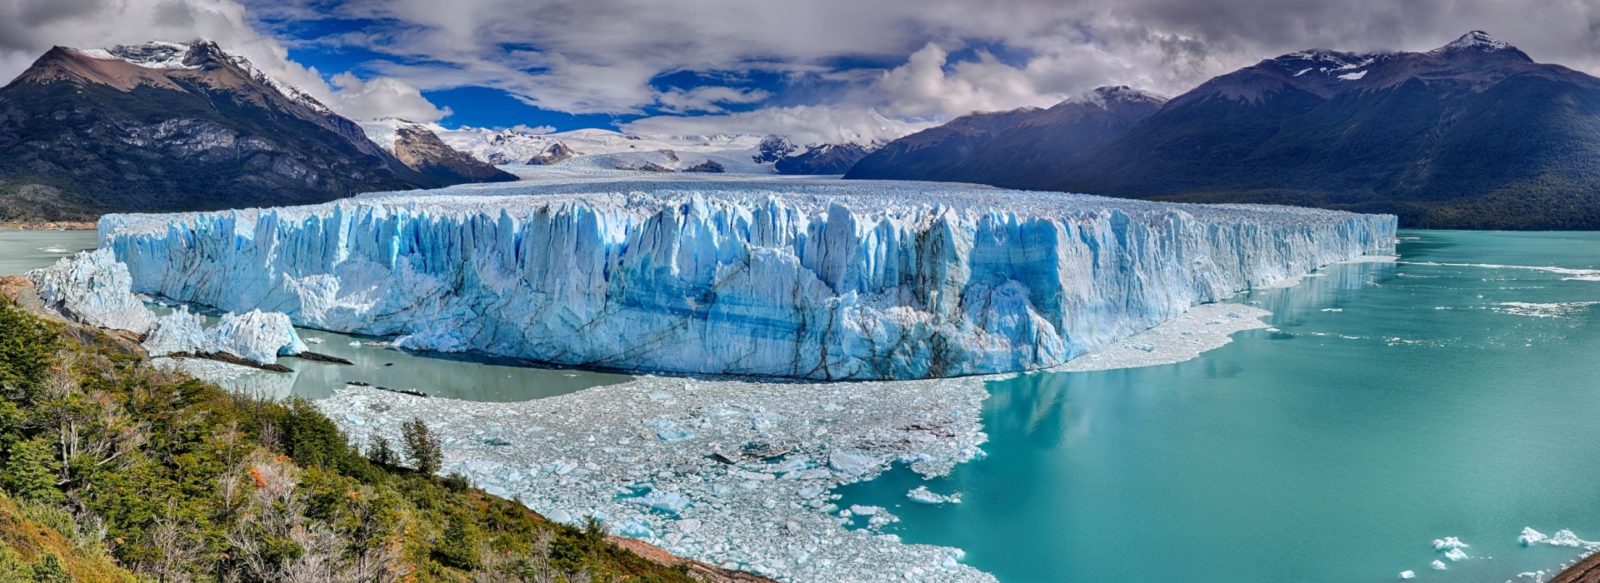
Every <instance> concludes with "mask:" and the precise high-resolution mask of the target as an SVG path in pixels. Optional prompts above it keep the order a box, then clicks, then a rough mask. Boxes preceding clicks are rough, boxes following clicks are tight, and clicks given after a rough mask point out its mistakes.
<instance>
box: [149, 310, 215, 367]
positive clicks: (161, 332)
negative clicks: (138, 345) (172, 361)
mask: <svg viewBox="0 0 1600 583" xmlns="http://www.w3.org/2000/svg"><path fill="white" fill-rule="evenodd" d="M144 349H145V351H146V352H149V353H150V356H153V357H157V356H167V355H171V354H201V353H205V352H211V351H212V349H211V348H210V347H209V346H208V340H207V338H206V331H205V322H204V318H202V317H201V316H200V314H196V313H194V312H190V311H189V308H188V306H178V309H176V310H174V311H173V312H172V313H170V314H167V315H165V316H162V317H161V319H160V320H156V325H155V327H154V328H151V329H150V335H148V336H146V337H145V339H144Z"/></svg>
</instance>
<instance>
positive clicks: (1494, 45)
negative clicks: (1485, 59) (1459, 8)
mask: <svg viewBox="0 0 1600 583" xmlns="http://www.w3.org/2000/svg"><path fill="white" fill-rule="evenodd" d="M1511 49H1515V47H1512V46H1511V43H1508V42H1506V41H1503V40H1500V39H1497V38H1495V37H1494V36H1493V35H1491V34H1489V33H1487V32H1484V31H1481V30H1474V31H1471V32H1468V33H1467V34H1463V35H1461V37H1460V38H1457V39H1456V40H1453V41H1450V44H1447V45H1445V46H1442V47H1439V48H1437V49H1434V50H1431V51H1428V53H1429V54H1434V55H1438V54H1444V53H1449V52H1455V51H1461V50H1478V51H1483V52H1494V51H1504V50H1511Z"/></svg>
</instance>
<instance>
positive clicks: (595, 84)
mask: <svg viewBox="0 0 1600 583" xmlns="http://www.w3.org/2000/svg"><path fill="white" fill-rule="evenodd" d="M239 2H245V5H241V4H239ZM246 7H248V9H246ZM324 18H327V19H340V21H341V22H364V23H370V24H368V25H366V26H364V27H363V28H362V29H361V30H359V31H347V32H344V33H340V34H330V35H322V34H321V33H320V32H319V33H318V34H317V35H316V36H310V35H305V36H302V32H301V31H305V30H318V31H322V30H324V28H323V27H306V26H303V24H304V23H306V22H309V21H314V20H317V19H324ZM329 28H338V27H337V26H332V27H329ZM1471 29H1488V30H1489V31H1490V32H1492V33H1494V34H1496V35H1497V36H1500V37H1502V38H1504V39H1506V40H1508V41H1510V42H1512V43H1514V44H1517V45H1518V46H1519V47H1521V48H1522V49H1524V50H1525V51H1527V52H1528V53H1529V54H1530V55H1532V56H1533V57H1534V58H1535V59H1539V60H1542V61H1546V62H1557V63H1562V64H1565V65H1568V66H1570V67H1573V68H1577V69H1580V70H1584V71H1588V72H1590V73H1600V34H1597V32H1596V31H1600V2H1596V1H1595V0H1534V1H1533V2H1506V1H1504V0H1409V1H1406V2H1394V1H1393V0H1338V1H1329V0H1199V1H1197V0H1075V1H1071V2H1063V1H1061V0H990V1H989V2H987V3H984V4H981V5H980V4H974V3H972V2H971V1H970V0H873V1H862V0H810V1H808V2H749V1H748V0H682V1H679V2H660V1H658V0H585V1H584V2H581V3H579V2H573V1H572V0H453V1H452V2H448V3H447V2H437V1H434V0H6V1H4V2H0V78H9V77H10V76H11V75H14V74H16V73H17V72H19V71H21V69H22V68H23V67H25V66H26V63H27V62H28V61H30V60H31V58H32V57H33V56H36V55H37V54H39V53H41V52H43V50H44V49H46V48H48V47H49V46H50V45H51V44H68V45H88V46H101V45H105V44H108V43H116V42H137V41H143V40H148V39H150V38H167V39H184V38H192V37H195V36H205V37H208V38H212V39H214V40H217V41H219V42H222V43H223V44H224V45H225V46H228V47H229V48H231V49H233V50H236V51H239V52H242V53H244V54H245V55H246V56H248V57H249V58H251V60H253V61H257V62H258V64H260V65H261V66H262V67H263V68H264V69H266V70H268V71H270V72H272V73H273V74H275V75H279V76H282V77H283V78H285V79H286V80H288V81H290V82H292V83H295V84H297V85H301V86H302V87H304V88H305V89H306V90H308V91H309V92H311V93H312V94H313V95H316V96H318V97H319V98H325V99H326V100H327V101H328V102H329V103H331V104H338V105H336V106H337V107H352V108H361V111H362V112H363V113H362V114H361V115H370V114H368V113H365V112H366V111H367V108H376V109H381V107H379V106H380V105H384V104H388V105H393V106H394V107H396V108H398V109H399V110H401V111H406V112H411V113H405V114H404V115H416V112H422V113H426V109H425V108H423V107H421V106H420V104H419V103H418V102H417V100H416V99H410V98H407V97H406V96H407V95H409V91H406V90H404V89H400V87H402V86H400V85H391V84H390V83H389V82H387V81H373V80H371V79H369V80H367V81H365V82H363V83H361V84H356V85H354V86H355V87H356V88H357V93H358V94H360V96H361V98H359V99H357V98H356V97H354V96H352V97H350V98H348V99H344V100H341V99H338V98H336V97H335V96H334V94H335V93H337V92H339V91H341V90H342V89H341V85H340V84H338V83H335V84H333V85H329V84H328V83H324V82H323V81H322V77H321V75H319V74H318V72H316V71H313V70H310V69H306V68H304V67H301V66H299V65H297V64H295V63H293V62H291V61H289V60H288V58H287V56H286V55H287V53H286V52H285V51H284V46H285V44H288V45H290V46H295V47H297V48H313V49H314V48H317V47H319V46H320V47H322V48H333V47H357V48H360V49H361V50H363V51H370V52H372V53H375V54H377V55H378V57H376V58H374V59H372V60H370V61H368V62H364V63H361V65H360V69H361V71H362V72H363V74H372V75H376V76H378V77H386V78H389V79H392V80H394V82H396V83H401V84H404V86H409V87H410V88H412V89H416V90H420V91H428V90H433V89H448V88H455V87H464V86H478V87H491V88H497V89H501V90H503V91H506V92H507V93H508V94H510V95H512V96H513V97H515V98H517V99H519V100H521V101H523V102H524V103H528V104H530V105H534V106H537V107H540V108H544V109H547V110H552V111H558V112H565V113H572V114H612V115H618V116H623V117H624V118H633V117H638V116H646V115H648V114H663V113H665V114H674V113H676V114H710V115H703V116H702V117H710V118H714V120H716V121H718V122H721V123H723V124H725V127H747V126H749V127H753V126H755V125H768V126H771V127H784V126H788V125H790V124H792V123H795V121H796V120H797V119H800V118H802V117H803V118H809V119H815V120H818V123H848V124H854V125H853V126H852V129H838V130H833V129H827V128H811V129H807V130H805V131H808V132H810V133H811V135H821V134H825V133H838V134H844V133H860V132H863V131H865V130H864V129H862V128H867V127H870V126H873V125H874V124H873V122H871V121H869V120H871V119H872V118H873V116H874V115H876V116H878V117H884V118H886V119H893V120H899V121H900V122H906V121H912V122H915V123H926V122H928V121H933V120H940V119H945V118H948V117H951V116H955V115H960V114H963V113H967V112H969V111H974V110H993V109H1009V108H1013V107H1017V106H1023V105H1048V104H1049V103H1050V102H1051V101H1052V100H1057V99H1059V98H1062V97H1064V96H1069V95H1075V94H1079V93H1082V92H1084V91H1086V90H1089V89H1092V88H1093V87H1096V86H1100V85H1114V84H1126V85H1132V86H1135V87H1140V88H1144V89H1149V90H1153V91H1156V92H1160V93H1165V94H1169V95H1176V94H1180V93H1182V92H1184V91H1186V90H1188V89H1190V88H1192V87H1194V86H1195V85H1197V84H1198V83H1200V82H1202V81H1204V80H1205V79H1208V78H1210V77H1213V76H1216V75H1218V74H1221V73H1225V72H1227V71H1229V70H1232V69H1236V68H1239V67H1243V66H1247V65H1250V64H1252V63H1255V62H1256V61H1258V60H1260V59H1263V58H1268V57H1272V56H1276V55H1279V54H1283V53H1287V52H1291V51H1294V50H1298V49H1303V48H1312V47H1322V48H1338V49H1345V50H1355V51H1370V50H1426V49H1429V48H1433V47H1436V46H1439V45H1442V44H1444V43H1446V42H1448V41H1450V40H1451V39H1453V38H1455V37H1456V36H1457V35H1459V34H1461V33H1463V32H1465V31H1467V30H1471ZM263 31H265V32H270V33H273V34H275V35H277V36H278V37H279V38H277V39H275V38H273V37H272V36H269V35H266V34H262V32H263ZM971 47H986V48H991V49H993V50H994V52H995V53H997V54H1001V55H1004V58H1000V57H997V56H995V54H991V53H990V52H987V51H984V50H969V49H971ZM952 54H955V55H961V56H960V57H952ZM863 63H868V64H867V65H864V64H863ZM684 71H689V72H701V73H716V74H724V73H726V74H731V75H729V77H730V78H737V77H738V74H740V73H747V72H752V71H761V72H766V73H773V74H776V75H777V76H779V77H781V78H785V79H788V80H790V82H791V83H792V84H791V85H789V86H785V87H783V88H779V89H775V90H772V92H771V93H772V94H770V95H769V94H765V92H764V91H760V90H752V89H749V88H743V87H738V86H737V85H738V83H736V82H730V83H726V85H728V86H727V87H709V88H708V87H685V88H681V89H668V90H661V89H660V88H659V87H656V86H654V85H653V84H652V81H654V80H656V79H657V78H659V77H660V76H662V75H664V74H669V73H677V72H684ZM815 80H821V81H825V82H827V83H832V84H833V85H828V86H827V87H828V89H827V90H825V91H824V90H818V91H811V92H807V91H805V90H803V86H804V85H805V83H807V82H810V81H815ZM719 84H723V83H719ZM369 85H378V86H379V87H378V89H373V90H372V91H374V92H375V93H372V94H370V95H369V94H366V93H363V92H364V91H367V88H368V86H369ZM796 87H801V89H796ZM390 88H394V89H395V91H393V92H390V91H388V89H390ZM380 89H381V90H382V91H380ZM402 94H404V95H402ZM346 102H348V103H349V105H345V103H346ZM752 104H770V105H771V106H770V107H765V108H763V109H759V110H757V111H755V112H748V111H747V112H730V111H728V110H730V109H743V108H742V107H732V106H750V105H752ZM800 112H803V115H802V114H800ZM845 112H850V113H848V114H847V113H845ZM869 113H870V114H871V115H869ZM760 120H765V122H762V123H758V121H760ZM710 123H712V122H711V121H700V122H690V121H686V120H678V121H672V120H670V118H663V117H662V116H660V115H654V116H651V117H649V118H648V121H645V120H640V121H639V122H636V124H637V125H639V126H641V127H646V126H665V125H668V124H671V125H674V126H692V125H698V126H705V125H708V124H710Z"/></svg>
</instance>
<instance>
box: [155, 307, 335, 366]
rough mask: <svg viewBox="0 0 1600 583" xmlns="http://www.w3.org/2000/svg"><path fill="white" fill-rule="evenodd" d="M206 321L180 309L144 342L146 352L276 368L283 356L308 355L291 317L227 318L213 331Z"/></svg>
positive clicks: (252, 313) (254, 314)
mask: <svg viewBox="0 0 1600 583" xmlns="http://www.w3.org/2000/svg"><path fill="white" fill-rule="evenodd" d="M203 320H204V319H203V318H201V316H200V315H199V314H195V313H191V312H189V309H188V308H187V307H184V306H180V307H179V308H178V309H177V311H174V312H172V313H171V314H167V315H166V316H163V317H162V318H161V319H160V320H157V321H156V325H155V327H154V328H152V329H151V330H150V334H149V335H148V336H146V337H145V339H144V348H145V350H146V351H148V352H149V353H150V356H168V355H174V354H188V355H199V354H208V353H217V352H222V353H227V354H232V355H234V356H237V357H239V358H242V359H245V360H248V361H250V362H254V363H256V364H273V363H276V362H278V357H279V356H294V355H296V354H300V353H302V352H305V351H306V345H305V343H304V342H302V341H301V340H300V335H299V334H298V333H296V332H295V331H294V326H292V325H290V323H289V317H288V316H285V315H283V314H280V313H277V312H262V311H260V310H251V311H249V312H245V313H243V314H233V313H228V314H224V315H223V316H222V318H220V319H218V320H217V323H216V325H213V326H212V327H211V329H209V330H207V329H205V328H204V321H203Z"/></svg>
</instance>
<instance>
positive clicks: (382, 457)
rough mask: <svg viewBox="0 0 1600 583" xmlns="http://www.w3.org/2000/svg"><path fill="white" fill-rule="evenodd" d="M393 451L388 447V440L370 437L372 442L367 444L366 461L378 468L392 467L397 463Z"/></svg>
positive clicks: (375, 436)
mask: <svg viewBox="0 0 1600 583" xmlns="http://www.w3.org/2000/svg"><path fill="white" fill-rule="evenodd" d="M397 458H398V456H396V455H395V453H394V449H393V448H391V447H389V440H387V439H384V438H382V437H380V436H377V435H374V436H372V441H371V442H369V443H368V444H367V459H368V460H370V461H372V463H375V464H378V465H380V466H384V467H389V466H393V465H394V464H395V462H396V461H399V460H398V459H397Z"/></svg>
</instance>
